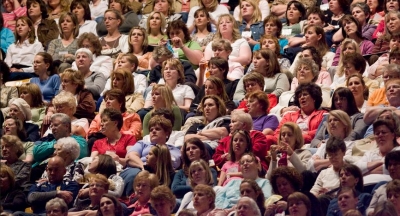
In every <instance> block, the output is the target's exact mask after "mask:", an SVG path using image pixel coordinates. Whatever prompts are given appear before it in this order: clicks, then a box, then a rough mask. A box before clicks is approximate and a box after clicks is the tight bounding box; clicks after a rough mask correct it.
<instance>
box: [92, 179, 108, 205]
mask: <svg viewBox="0 0 400 216" xmlns="http://www.w3.org/2000/svg"><path fill="white" fill-rule="evenodd" d="M109 188H110V182H109V181H108V179H107V177H105V176H104V175H102V174H99V173H97V174H95V175H93V176H91V177H90V180H89V197H90V199H92V200H99V201H100V199H101V196H103V194H106V193H107V192H108V190H109Z"/></svg>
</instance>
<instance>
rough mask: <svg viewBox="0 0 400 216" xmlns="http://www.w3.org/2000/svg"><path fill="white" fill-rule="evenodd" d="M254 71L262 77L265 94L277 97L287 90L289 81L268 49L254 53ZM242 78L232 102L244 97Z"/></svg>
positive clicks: (273, 54)
mask: <svg viewBox="0 0 400 216" xmlns="http://www.w3.org/2000/svg"><path fill="white" fill-rule="evenodd" d="M253 64H254V69H253V72H256V73H260V74H262V75H263V76H264V81H265V85H264V86H263V89H264V91H265V92H266V93H267V94H274V95H275V96H276V97H279V96H280V95H281V94H282V93H283V92H285V91H288V90H289V86H290V83H289V80H288V78H287V76H286V74H285V73H283V72H281V70H280V66H279V62H278V59H277V57H276V55H275V53H274V52H273V51H272V50H269V49H262V50H259V51H256V52H255V53H254V56H253ZM243 79H244V78H243V77H242V78H241V79H240V81H239V83H238V85H237V87H236V91H235V95H234V98H233V99H234V100H239V101H240V100H242V99H243V98H244V96H245V90H244V84H243Z"/></svg>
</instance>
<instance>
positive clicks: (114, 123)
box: [100, 108, 124, 137]
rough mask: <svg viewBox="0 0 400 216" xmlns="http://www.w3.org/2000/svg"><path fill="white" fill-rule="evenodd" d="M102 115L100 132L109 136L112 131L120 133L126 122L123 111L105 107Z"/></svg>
mask: <svg viewBox="0 0 400 216" xmlns="http://www.w3.org/2000/svg"><path fill="white" fill-rule="evenodd" d="M100 117H101V123H100V132H101V133H103V134H104V135H105V136H107V137H108V136H109V135H110V134H111V133H113V134H115V133H118V131H120V130H121V128H122V125H123V124H124V120H123V117H122V113H121V112H120V111H119V110H117V109H113V108H105V109H104V110H103V112H102V113H101V114H100Z"/></svg>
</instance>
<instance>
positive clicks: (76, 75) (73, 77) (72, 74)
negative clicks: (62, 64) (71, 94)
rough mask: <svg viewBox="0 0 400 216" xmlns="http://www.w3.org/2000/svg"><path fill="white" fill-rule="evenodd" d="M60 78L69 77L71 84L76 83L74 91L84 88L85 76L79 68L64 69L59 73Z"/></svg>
mask: <svg viewBox="0 0 400 216" xmlns="http://www.w3.org/2000/svg"><path fill="white" fill-rule="evenodd" d="M60 77H61V79H64V78H66V79H70V82H71V83H72V84H75V85H77V87H76V93H78V92H80V91H82V90H83V89H84V88H85V77H84V76H83V74H82V72H81V71H79V70H74V69H72V68H68V69H65V70H64V72H62V73H61V74H60Z"/></svg>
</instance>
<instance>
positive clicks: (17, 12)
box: [3, 7, 27, 31]
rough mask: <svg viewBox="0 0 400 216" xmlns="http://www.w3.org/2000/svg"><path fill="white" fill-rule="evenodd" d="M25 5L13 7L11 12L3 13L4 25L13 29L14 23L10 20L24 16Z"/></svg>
mask: <svg viewBox="0 0 400 216" xmlns="http://www.w3.org/2000/svg"><path fill="white" fill-rule="evenodd" d="M26 11H27V10H26V7H20V8H18V9H15V10H14V11H13V12H11V13H3V18H4V22H3V24H4V27H6V28H9V29H10V30H11V31H14V30H15V23H11V22H10V21H14V20H17V18H18V17H22V16H26Z"/></svg>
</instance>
